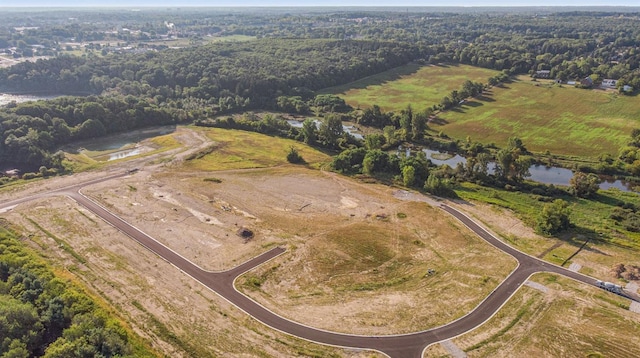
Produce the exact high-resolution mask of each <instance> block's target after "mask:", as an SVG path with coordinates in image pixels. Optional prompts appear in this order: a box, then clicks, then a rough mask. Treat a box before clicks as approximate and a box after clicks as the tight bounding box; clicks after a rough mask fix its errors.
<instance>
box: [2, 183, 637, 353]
mask: <svg viewBox="0 0 640 358" xmlns="http://www.w3.org/2000/svg"><path fill="white" fill-rule="evenodd" d="M124 175H127V173H123V174H116V175H112V176H108V177H104V178H99V179H95V180H91V181H87V182H83V183H78V184H75V185H73V186H69V187H65V188H61V189H56V190H52V191H49V192H45V193H41V194H37V195H33V196H29V197H25V198H21V199H17V200H13V201H9V202H5V203H2V204H0V209H3V208H4V209H7V208H11V207H13V206H15V205H18V204H20V203H23V202H26V201H29V200H34V199H36V198H42V197H47V196H53V195H66V196H69V197H71V198H72V199H73V200H75V201H76V202H78V203H79V204H80V205H82V206H84V207H85V208H87V209H88V210H90V211H92V212H93V213H94V214H96V215H98V216H99V217H101V218H102V219H103V220H104V221H106V222H107V223H109V224H110V225H112V226H114V227H115V228H116V229H118V230H120V231H121V232H123V233H124V234H126V235H127V236H129V237H130V238H132V239H133V240H135V241H137V242H138V243H140V244H141V245H143V246H144V247H146V248H147V249H149V250H150V251H152V252H154V253H155V254H157V255H158V256H160V257H161V258H162V259H164V260H166V261H167V262H169V263H170V264H172V265H173V266H175V267H177V268H178V269H180V270H181V271H183V272H184V273H186V274H187V275H189V276H191V277H193V278H194V279H195V280H197V281H199V282H200V283H201V284H203V285H205V286H206V287H208V288H210V289H211V290H212V291H214V292H215V293H217V294H218V295H220V296H222V297H223V298H224V299H226V300H227V301H229V302H230V303H232V304H233V305H235V306H236V307H238V308H239V309H241V310H243V311H244V312H246V313H247V314H249V315H250V316H252V317H253V318H255V319H256V320H258V321H260V322H262V323H264V324H265V325H267V326H269V327H271V328H274V329H276V330H279V331H282V332H285V333H288V334H290V335H293V336H297V337H300V338H303V339H306V340H309V341H313V342H317V343H322V344H328V345H333V346H340V347H350V348H360V349H371V350H377V351H380V352H383V353H384V354H386V355H388V356H389V357H393V358H396V357H397V358H405V357H406V358H413V357H421V356H422V352H423V351H424V349H425V348H426V347H427V346H429V345H431V344H433V343H437V342H440V341H443V340H447V339H450V338H453V337H456V336H458V335H461V334H463V333H465V332H467V331H469V330H471V329H473V328H475V327H477V326H479V325H481V324H482V323H484V322H485V321H486V320H488V319H489V318H491V317H492V316H493V314H494V313H495V312H497V311H498V310H499V309H500V308H501V307H502V305H503V304H504V303H505V302H506V301H507V300H508V299H509V298H510V297H511V296H512V295H513V294H514V293H515V292H516V291H517V290H518V289H519V288H520V286H522V284H523V283H524V282H525V281H527V279H528V278H529V277H530V276H531V275H532V274H534V273H537V272H552V273H556V274H560V275H563V276H566V277H570V278H572V279H574V280H577V281H580V282H583V283H586V284H588V285H592V286H595V285H596V280H595V279H594V278H591V277H589V276H585V275H582V274H580V273H577V272H573V271H569V270H567V269H565V268H562V267H560V266H556V265H553V264H550V263H547V262H544V261H542V260H539V259H537V258H535V257H532V256H529V255H527V254H525V253H523V252H520V251H518V250H516V249H514V248H513V247H511V246H509V245H507V244H505V243H504V242H502V241H500V240H499V239H497V238H496V237H494V236H493V235H491V234H490V233H489V232H487V231H486V230H485V229H484V228H482V227H481V226H480V225H478V224H477V223H476V222H475V221H473V220H472V219H470V218H469V217H468V216H466V215H465V214H463V213H462V212H460V211H458V210H456V209H454V208H452V207H450V206H448V205H440V208H442V209H443V210H444V211H446V212H447V213H449V214H451V215H452V216H453V217H455V218H456V219H458V220H460V221H461V222H462V223H463V224H464V225H466V226H467V227H468V228H469V229H471V230H472V231H473V232H475V233H476V234H477V235H478V236H480V237H481V238H483V239H484V240H486V241H487V242H489V243H490V244H491V245H493V246H495V247H496V248H498V249H500V250H502V251H504V252H505V253H507V254H509V255H511V256H513V257H514V258H516V260H518V267H517V268H516V269H515V270H514V271H513V272H512V273H511V274H510V275H509V276H508V277H507V278H506V279H505V280H504V281H503V282H502V283H501V284H500V285H499V286H498V287H497V288H496V289H495V290H494V291H493V292H492V293H491V294H489V296H487V297H486V298H485V299H484V301H482V302H481V303H480V304H479V305H478V306H477V307H476V308H475V309H474V310H473V311H471V312H470V313H469V314H467V315H466V316H464V317H462V318H460V319H458V320H456V321H453V322H451V323H449V324H446V325H443V326H440V327H437V328H433V329H429V330H426V331H421V332H415V333H410V334H403V335H394V336H359V335H350V334H342V333H335V332H329V331H324V330H320V329H316V328H312V327H308V326H305V325H302V324H300V323H296V322H293V321H290V320H287V319H285V318H283V317H281V316H278V315H277V314H275V313H273V312H271V311H269V310H268V309H266V308H265V307H263V306H261V305H260V304H258V303H257V302H255V301H253V300H252V299H250V298H249V297H247V296H245V295H243V294H242V293H240V292H239V291H237V290H236V289H235V287H234V281H235V280H236V278H237V277H238V276H240V275H241V274H243V273H244V272H247V271H248V270H251V269H253V268H255V267H257V266H259V265H261V264H263V263H265V262H267V261H269V260H271V259H273V258H275V257H277V256H278V255H280V254H282V253H284V252H285V250H284V249H283V248H280V247H278V248H274V249H272V250H270V251H268V252H266V253H264V254H262V255H260V256H258V257H255V258H254V259H252V260H250V261H247V262H245V263H243V264H241V265H239V266H237V267H235V268H233V269H230V270H228V271H223V272H210V271H206V270H203V269H201V268H200V267H198V266H197V265H195V264H194V263H192V262H191V261H189V260H187V259H186V258H184V257H182V256H180V255H179V254H178V253H176V252H175V251H173V250H171V249H170V248H168V247H166V246H164V245H163V244H161V243H160V242H159V241H157V240H155V239H153V238H152V237H150V236H149V235H147V234H145V233H144V232H142V231H140V230H139V229H137V228H135V227H134V226H132V225H130V224H129V223H127V222H126V221H124V220H123V219H121V218H120V217H118V216H116V215H114V214H113V213H111V212H110V211H108V210H107V209H106V208H104V207H103V206H101V205H100V204H98V203H96V202H95V201H93V200H91V199H89V198H88V197H86V196H84V195H83V194H82V193H81V192H80V190H81V189H82V188H83V187H85V186H88V185H91V184H96V183H99V182H103V181H107V180H112V179H115V178H118V177H122V176H124ZM628 297H629V298H630V299H634V300H638V297H637V296H635V295H634V296H631V295H630V296H628Z"/></svg>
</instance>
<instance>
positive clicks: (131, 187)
mask: <svg viewBox="0 0 640 358" xmlns="http://www.w3.org/2000/svg"><path fill="white" fill-rule="evenodd" d="M127 188H129V191H138V188H136V187H135V186H133V185H127Z"/></svg>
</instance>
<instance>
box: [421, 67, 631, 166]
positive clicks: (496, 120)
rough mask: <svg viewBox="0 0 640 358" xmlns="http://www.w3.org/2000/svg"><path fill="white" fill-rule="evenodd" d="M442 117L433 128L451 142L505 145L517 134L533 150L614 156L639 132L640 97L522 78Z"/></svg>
mask: <svg viewBox="0 0 640 358" xmlns="http://www.w3.org/2000/svg"><path fill="white" fill-rule="evenodd" d="M439 118H440V119H441V121H438V123H440V125H437V124H434V123H432V124H431V127H432V128H433V129H435V130H442V131H443V132H444V133H446V134H447V135H449V136H450V137H453V138H459V139H464V138H466V137H467V136H470V137H471V138H472V139H473V140H475V141H480V142H482V143H495V144H497V145H498V146H503V145H504V144H506V142H507V139H508V138H509V137H511V136H518V137H519V138H520V139H522V140H523V142H524V144H525V146H526V147H527V148H528V149H529V150H531V151H533V152H544V151H546V150H549V151H550V152H551V153H553V154H563V155H575V156H581V157H593V158H595V157H598V156H599V155H601V154H603V153H608V154H613V155H615V154H616V153H617V152H618V150H619V149H620V147H621V146H623V145H625V144H626V143H627V142H628V141H629V138H630V134H631V131H632V129H633V128H640V99H639V98H638V97H637V96H633V97H629V96H623V95H620V94H618V93H616V92H614V91H603V90H585V89H578V88H574V87H572V86H562V87H560V86H557V85H553V84H552V83H551V82H548V81H546V82H534V81H531V79H530V78H528V77H527V76H521V77H519V78H518V79H516V80H515V81H513V82H511V83H507V84H505V85H503V86H502V87H494V88H493V89H491V90H490V91H489V92H488V93H486V94H485V96H484V97H483V98H481V99H477V100H472V101H469V102H467V103H466V104H465V105H463V106H462V107H459V108H456V109H453V110H450V111H447V112H445V113H441V114H440V115H439Z"/></svg>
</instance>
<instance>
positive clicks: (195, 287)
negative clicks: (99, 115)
mask: <svg viewBox="0 0 640 358" xmlns="http://www.w3.org/2000/svg"><path fill="white" fill-rule="evenodd" d="M174 136H175V137H176V138H177V139H178V140H180V141H182V143H183V145H184V147H186V148H188V149H189V150H187V151H184V148H183V149H181V150H176V151H173V152H170V153H166V152H165V153H161V154H159V155H153V156H143V157H137V158H133V159H131V160H130V161H127V162H121V163H116V164H114V165H113V166H109V168H108V169H107V170H100V171H95V172H86V173H80V174H77V175H74V176H68V177H58V178H53V179H50V180H46V181H39V182H32V183H29V184H27V185H24V186H21V187H17V186H14V187H11V188H9V189H6V190H3V191H1V192H0V198H1V199H0V200H2V201H4V200H10V198H15V197H16V196H17V195H19V194H18V193H20V195H22V194H23V193H24V192H28V193H36V192H39V191H42V190H48V189H52V188H60V187H64V186H67V185H71V184H74V183H76V182H78V181H79V180H80V179H82V180H85V179H89V178H96V177H100V176H104V175H109V174H110V173H114V172H119V171H122V170H124V169H130V168H131V167H139V168H141V170H140V172H139V173H138V174H136V175H134V176H131V177H129V178H126V179H125V180H123V181H117V182H113V183H111V185H112V186H109V185H106V186H105V187H104V188H103V189H104V192H101V190H100V188H87V190H86V192H87V193H89V194H92V193H95V194H96V195H97V196H98V197H101V198H105V200H104V202H105V203H109V200H107V199H108V198H117V200H114V204H111V205H115V204H122V205H123V206H125V207H124V208H123V209H122V213H126V212H128V210H130V209H129V208H127V207H126V205H125V204H124V203H127V205H130V207H131V208H138V209H140V213H139V214H138V213H137V212H136V211H135V210H132V216H131V217H126V219H127V220H131V221H132V222H134V223H139V224H140V227H141V228H142V229H144V230H145V231H148V232H149V233H152V234H154V235H156V234H158V238H164V239H165V240H166V242H167V243H169V244H170V246H171V245H174V246H172V248H174V249H176V250H177V251H181V248H184V247H186V249H185V250H186V251H185V250H182V252H181V253H183V254H186V255H187V256H190V258H191V259H193V260H194V261H196V262H199V263H201V265H202V266H204V267H209V268H213V269H218V268H225V267H230V266H233V265H234V262H237V261H242V260H244V259H245V258H249V257H252V256H253V253H258V252H263V251H265V249H264V248H261V245H263V244H265V242H269V241H270V239H266V240H260V238H259V237H256V240H255V242H249V243H247V244H244V242H243V241H242V240H241V239H240V238H239V237H237V236H236V235H235V231H234V229H231V226H233V228H235V225H233V224H232V222H233V223H235V222H236V221H237V220H238V219H243V220H246V222H247V223H252V222H255V221H257V220H256V219H254V218H252V217H250V216H245V215H249V214H244V213H241V212H240V211H238V210H235V209H234V210H232V211H230V212H227V211H225V210H222V209H219V210H220V212H221V213H225V214H226V215H228V217H226V216H224V215H223V216H222V217H223V219H224V220H225V225H229V227H218V225H217V224H219V222H217V221H215V222H212V223H209V222H207V220H206V219H207V218H212V219H213V216H203V217H200V215H201V214H200V213H202V215H210V214H211V213H212V212H211V211H207V208H206V207H203V206H206V205H212V203H209V202H208V201H205V200H200V199H201V198H194V197H193V196H192V195H191V194H187V191H186V190H184V189H182V187H181V185H180V184H181V183H182V179H184V178H181V179H179V180H177V181H176V182H175V183H174V184H176V186H177V187H178V189H172V188H164V189H163V186H164V184H163V183H162V182H161V180H158V179H153V178H154V173H163V172H164V171H165V170H169V171H170V170H171V169H170V168H176V167H179V166H180V161H181V160H182V158H183V157H184V155H186V154H188V153H189V152H191V151H192V150H198V148H200V147H201V146H202V145H203V144H205V145H208V144H210V143H207V142H206V141H205V138H204V137H203V136H201V135H200V134H199V133H198V132H197V131H191V130H190V129H185V128H179V129H178V131H177V132H176V133H175V134H174ZM162 158H165V159H162ZM154 163H159V164H154ZM159 176H160V177H162V176H163V175H162V174H160V175H159ZM168 177H169V178H170V177H171V175H169V176H168ZM153 180H157V181H153ZM147 181H150V182H149V183H147ZM156 184H157V185H156ZM129 185H131V187H134V186H135V187H136V188H139V189H132V188H131V187H130V186H129ZM200 185H202V184H200ZM183 193H184V194H183ZM145 195H148V200H145V198H144V196H145ZM184 198H187V199H184ZM189 198H191V199H189ZM138 201H140V202H141V203H143V204H144V205H148V203H149V202H153V203H154V204H153V205H150V207H146V206H142V205H140V206H138V205H135V203H137V202H138ZM174 208H175V209H179V210H178V211H175V210H173V209H174ZM205 213H208V214H205ZM167 214H168V215H167ZM2 217H4V218H6V219H8V220H9V221H10V222H11V223H13V224H14V225H16V226H17V227H19V228H20V229H21V231H22V232H23V233H24V238H23V239H24V241H25V243H27V244H29V245H30V246H32V247H33V248H35V249H36V250H38V251H39V252H40V253H41V254H42V255H43V256H45V257H46V258H47V259H48V260H49V261H50V262H52V264H53V265H54V266H55V267H56V270H57V271H58V274H60V275H61V276H63V277H64V276H67V277H73V278H74V279H79V280H81V281H83V282H84V283H85V284H86V285H87V287H88V289H89V290H90V291H91V292H92V293H93V294H94V295H97V296H100V297H102V298H103V299H105V300H106V301H108V302H109V303H110V305H111V306H112V307H113V308H114V310H115V311H116V314H118V315H120V316H121V317H122V318H123V320H124V321H126V322H128V324H129V325H130V326H131V327H132V328H133V329H134V330H135V331H136V332H137V333H139V334H140V335H141V336H143V337H145V338H146V339H148V341H149V342H150V344H151V345H152V346H153V347H154V348H155V349H157V350H158V351H159V352H161V353H162V354H163V355H165V356H171V357H218V356H219V357H281V356H311V357H325V356H331V357H352V358H364V357H381V356H382V355H379V354H377V353H373V352H366V351H359V350H350V349H340V348H334V347H327V346H322V345H318V344H314V343H310V342H306V341H303V340H300V339H297V338H293V337H290V336H288V335H285V334H282V333H279V332H276V331H273V330H271V329H269V328H267V327H265V326H264V325H262V324H260V323H258V322H257V321H255V320H253V319H251V318H250V317H249V316H247V315H246V314H245V313H243V312H241V311H239V310H237V309H236V308H235V307H233V306H232V305H230V304H229V303H228V302H226V301H225V300H223V299H222V298H220V297H219V296H217V295H216V294H215V293H213V292H211V291H209V290H208V289H206V288H204V287H203V286H201V285H200V284H198V283H197V282H196V281H194V280H193V279H192V278H190V277H188V276H186V275H184V274H182V273H181V272H180V271H179V270H177V269H175V267H173V266H171V265H170V264H168V263H167V262H165V261H164V260H162V259H160V258H159V257H157V256H156V255H154V254H152V253H151V252H149V251H148V250H146V249H145V248H144V247H142V246H140V245H138V244H136V243H134V242H133V241H131V239H129V238H128V237H126V236H124V235H123V234H121V233H120V232H118V231H117V230H115V229H114V228H112V227H111V226H109V225H108V224H106V223H104V222H103V221H102V220H101V219H100V218H98V217H96V216H95V215H93V214H92V213H91V212H89V211H87V210H85V209H84V208H82V207H80V206H78V205H77V204H76V203H75V202H74V201H73V200H71V199H68V198H64V197H53V198H48V199H42V200H38V201H33V202H29V203H26V204H21V205H19V206H17V207H15V208H13V209H11V210H9V211H7V212H5V213H3V214H2ZM173 218H180V219H181V220H182V222H180V223H176V224H175V225H172V223H171V222H168V223H167V222H166V221H167V220H169V219H173ZM134 219H135V220H134ZM162 219H164V220H165V222H163V221H161V220H162ZM185 219H187V220H185ZM201 219H202V220H201ZM165 223H166V225H165ZM198 223H200V224H201V225H198ZM248 226H251V227H253V225H248ZM154 227H155V228H154ZM171 227H173V228H174V231H173V232H172V231H166V229H167V228H171ZM216 228H217V229H218V230H220V231H216ZM208 230H211V232H208ZM224 233H229V238H228V239H226V236H225V235H224ZM214 234H215V235H219V237H218V239H219V240H220V243H218V244H215V243H214V242H213V241H210V240H208V239H207V238H205V237H204V236H206V237H214ZM199 235H200V236H199ZM260 235H263V234H262V233H261V234H260ZM216 237H217V236H216ZM176 238H179V239H176ZM227 240H228V241H227ZM185 242H193V244H192V245H185ZM216 245H219V246H216ZM225 247H233V249H226V248H225ZM216 248H219V249H223V248H224V249H225V250H226V251H224V252H222V253H220V252H221V251H222V250H216ZM236 248H237V249H236ZM199 250H200V251H199ZM198 252H202V257H200V256H198ZM218 253H220V254H218ZM207 255H211V256H208V257H207ZM224 255H228V256H224Z"/></svg>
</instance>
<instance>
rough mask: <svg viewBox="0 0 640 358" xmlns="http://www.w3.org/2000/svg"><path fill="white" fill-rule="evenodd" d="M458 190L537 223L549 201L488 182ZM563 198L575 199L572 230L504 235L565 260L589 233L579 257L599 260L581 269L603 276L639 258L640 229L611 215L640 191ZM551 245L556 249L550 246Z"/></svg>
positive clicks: (538, 252) (554, 259)
mask: <svg viewBox="0 0 640 358" xmlns="http://www.w3.org/2000/svg"><path fill="white" fill-rule="evenodd" d="M456 193H457V194H458V195H459V196H460V197H461V198H463V199H465V200H472V201H480V202H484V203H488V204H491V205H494V206H496V207H499V208H504V209H508V210H511V211H513V212H515V214H516V215H517V216H518V217H519V218H521V219H522V220H524V222H525V223H526V224H527V225H529V226H531V227H533V226H534V225H535V220H536V217H537V215H538V214H539V212H540V211H541V210H542V207H543V205H544V204H545V202H543V201H540V200H539V199H540V197H539V196H536V195H532V194H525V193H520V192H512V191H507V190H502V189H495V188H487V187H482V186H478V185H475V184H470V183H465V184H462V185H461V186H460V187H459V188H458V189H456ZM562 199H564V200H565V201H567V202H569V205H570V207H571V210H572V214H571V216H570V220H571V222H572V223H573V224H574V225H575V227H574V228H572V229H570V230H569V231H568V232H565V233H562V234H560V235H559V236H558V237H553V238H539V239H535V238H526V239H525V238H521V237H513V236H510V235H508V234H505V233H503V235H502V236H503V237H505V238H506V239H507V240H508V241H509V242H510V244H511V245H514V246H515V247H517V248H518V249H520V250H523V251H525V252H527V253H530V254H532V255H534V256H539V255H544V257H543V258H544V259H545V260H548V261H550V262H553V263H556V264H562V263H563V262H564V261H565V260H566V259H567V258H569V257H570V256H571V255H572V254H573V253H575V252H576V250H577V249H578V248H579V247H580V246H581V245H582V244H583V243H584V242H585V241H586V240H587V239H589V240H590V241H589V244H588V245H587V248H586V249H585V250H582V251H581V252H580V254H579V255H577V256H576V257H575V259H580V260H581V261H583V262H589V263H590V264H591V265H593V267H591V268H590V267H589V266H587V267H584V268H583V269H582V270H581V272H583V273H587V274H596V275H599V276H602V275H607V274H608V273H607V272H606V271H607V270H608V268H610V267H611V266H613V265H615V264H618V263H629V264H631V263H633V264H638V261H637V255H638V253H639V252H640V233H635V232H630V231H628V230H626V229H625V227H624V226H623V225H620V224H619V223H617V222H616V221H614V220H613V219H612V218H611V214H612V213H613V212H614V208H617V207H618V205H619V204H620V203H630V204H633V205H635V206H640V197H639V196H638V195H637V194H635V193H628V192H622V191H619V190H616V189H610V190H606V191H599V192H598V194H597V195H596V196H595V198H593V199H591V200H586V199H581V198H575V197H572V196H566V197H563V198H562ZM496 210H501V209H496ZM494 229H496V228H494ZM496 230H497V231H499V230H498V229H496ZM499 233H500V232H499ZM550 247H553V249H552V250H549V251H547V249H548V248H550ZM602 252H605V254H602ZM569 263H570V262H567V263H566V264H569ZM591 270H596V271H597V272H592V271H591Z"/></svg>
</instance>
